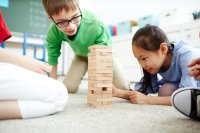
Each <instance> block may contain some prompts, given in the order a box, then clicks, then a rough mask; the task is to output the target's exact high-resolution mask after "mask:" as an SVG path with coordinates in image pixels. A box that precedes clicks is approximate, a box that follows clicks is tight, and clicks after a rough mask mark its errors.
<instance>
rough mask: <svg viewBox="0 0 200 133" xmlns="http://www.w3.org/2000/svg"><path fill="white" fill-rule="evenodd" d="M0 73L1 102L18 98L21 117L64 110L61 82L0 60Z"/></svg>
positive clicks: (65, 92) (66, 96)
mask: <svg viewBox="0 0 200 133" xmlns="http://www.w3.org/2000/svg"><path fill="white" fill-rule="evenodd" d="M0 73H1V76H0V83H1V86H0V101H1V103H2V101H5V100H6V101H15V100H17V102H18V106H19V110H20V113H21V115H22V118H30V117H41V116H45V115H49V114H53V113H56V112H59V111H62V110H63V109H64V106H65V103H66V101H67V99H68V94H67V90H66V88H65V86H64V84H62V83H61V82H59V81H56V80H54V79H51V78H49V77H46V76H43V75H41V74H38V73H35V72H32V71H29V70H26V69H23V68H20V67H18V66H15V65H11V64H7V63H0ZM7 104H8V106H9V104H12V102H10V103H7ZM8 111H9V108H8ZM16 112H17V110H16ZM16 112H15V113H16Z"/></svg>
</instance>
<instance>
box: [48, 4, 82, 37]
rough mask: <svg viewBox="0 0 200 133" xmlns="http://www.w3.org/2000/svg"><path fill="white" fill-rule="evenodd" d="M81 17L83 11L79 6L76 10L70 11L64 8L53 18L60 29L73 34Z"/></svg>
mask: <svg viewBox="0 0 200 133" xmlns="http://www.w3.org/2000/svg"><path fill="white" fill-rule="evenodd" d="M81 17H82V16H81V12H80V10H79V9H78V8H77V10H76V11H72V10H69V11H68V12H66V11H65V10H64V9H63V10H62V11H61V12H60V13H59V14H57V15H53V16H52V19H53V21H54V23H55V24H56V25H57V27H58V28H59V30H60V31H62V32H64V33H65V34H67V35H68V36H72V35H75V34H76V32H77V29H78V26H79V25H80V21H81Z"/></svg>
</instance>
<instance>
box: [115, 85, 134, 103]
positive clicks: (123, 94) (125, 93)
mask: <svg viewBox="0 0 200 133" xmlns="http://www.w3.org/2000/svg"><path fill="white" fill-rule="evenodd" d="M112 92H113V97H117V98H122V99H126V100H129V95H130V91H129V90H122V89H118V88H116V87H115V86H113V91H112Z"/></svg>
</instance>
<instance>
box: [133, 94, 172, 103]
mask: <svg viewBox="0 0 200 133" xmlns="http://www.w3.org/2000/svg"><path fill="white" fill-rule="evenodd" d="M129 98H130V101H131V103H134V104H152V105H171V97H170V96H166V97H161V96H147V95H145V94H143V93H141V92H138V91H131V92H130V96H129Z"/></svg>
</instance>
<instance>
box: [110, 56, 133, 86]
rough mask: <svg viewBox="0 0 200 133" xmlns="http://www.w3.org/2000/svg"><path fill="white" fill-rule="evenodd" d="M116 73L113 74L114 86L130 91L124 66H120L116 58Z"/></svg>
mask: <svg viewBox="0 0 200 133" xmlns="http://www.w3.org/2000/svg"><path fill="white" fill-rule="evenodd" d="M113 65H114V72H113V84H114V85H115V86H116V87H117V88H119V89H124V90H129V89H130V88H129V84H128V81H127V79H126V77H125V74H124V72H123V68H122V66H121V65H120V64H119V62H118V61H117V59H116V58H114V63H113Z"/></svg>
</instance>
